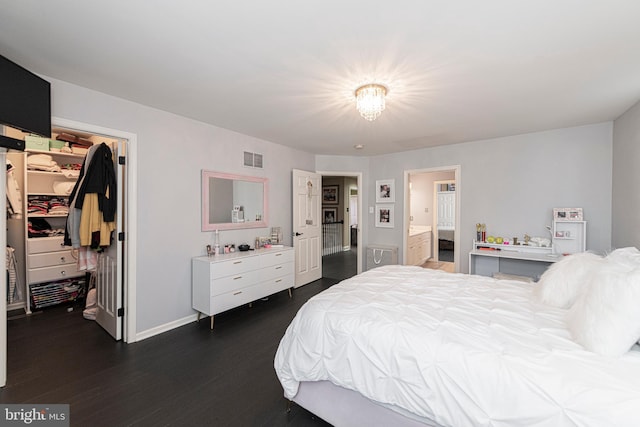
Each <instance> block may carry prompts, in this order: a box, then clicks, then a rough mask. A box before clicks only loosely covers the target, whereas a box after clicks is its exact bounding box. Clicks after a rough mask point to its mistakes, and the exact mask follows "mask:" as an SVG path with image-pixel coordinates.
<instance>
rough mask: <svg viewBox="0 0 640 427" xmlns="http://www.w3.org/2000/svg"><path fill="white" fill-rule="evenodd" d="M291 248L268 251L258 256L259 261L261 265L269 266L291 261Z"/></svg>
mask: <svg viewBox="0 0 640 427" xmlns="http://www.w3.org/2000/svg"><path fill="white" fill-rule="evenodd" d="M293 252H294V251H292V250H287V251H282V252H274V253H268V254H264V255H261V256H260V262H261V264H262V265H261V266H262V267H269V266H272V265H277V264H283V263H286V262H293Z"/></svg>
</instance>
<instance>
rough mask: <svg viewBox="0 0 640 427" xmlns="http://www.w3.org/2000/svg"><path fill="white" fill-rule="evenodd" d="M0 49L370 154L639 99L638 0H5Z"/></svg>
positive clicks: (150, 96)
mask: <svg viewBox="0 0 640 427" xmlns="http://www.w3.org/2000/svg"><path fill="white" fill-rule="evenodd" d="M0 54H2V55H4V56H6V57H8V58H9V59H12V60H13V61H15V62H17V63H19V64H21V65H22V66H24V67H26V68H29V69H30V70H32V71H34V72H36V73H40V74H44V75H46V76H50V77H53V78H57V79H60V80H65V81H68V82H71V83H75V84H77V85H80V86H85V87H88V88H91V89H95V90H97V91H100V92H104V93H108V94H112V95H115V96H118V97H121V98H125V99H129V100H132V101H135V102H139V103H141V104H146V105H150V106H153V107H156V108H159V109H162V110H166V111H171V112H173V113H177V114H180V115H183V116H187V117H192V118H194V119H197V120H200V121H203V122H207V123H211V124H214V125H216V126H219V127H223V128H227V129H231V130H234V131H237V132H240V133H243V134H247V135H252V136H255V137H258V138H262V139H265V140H269V141H273V142H275V143H279V144H283V145H288V146H292V147H296V148H298V149H301V150H305V151H310V152H313V153H318V154H346V155H375V154H382V153H388V152H396V151H404V150H411V149H416V148H420V147H428V146H435V145H442V144H450V143H457V142H464V141H473V140H479V139H485V138H492V137H499V136H506V135H514V134H520V133H527V132H534V131H539V130H546V129H553V128H560V127H567V126H575V125H582V124H590V123H597V122H601V121H608V120H612V119H615V118H617V117H618V116H620V114H622V113H624V112H625V111H626V110H627V109H628V108H629V107H631V106H632V105H633V104H635V103H636V102H637V101H638V100H639V99H640V2H638V1H637V0H608V1H604V0H484V1H478V0H448V1H447V0H440V1H435V0H415V1H403V0H399V1H396V2H392V1H382V0H372V1H368V2H365V1H362V0H341V1H338V0H323V1H315V0H309V1H299V0H298V1H296V0H271V1H257V0H254V1H237V0H236V1H232V0H216V1H206V0H181V1H175V0H174V1H169V0H161V1H130V0H109V1H104V0H91V1H69V0H64V1H63V0H47V1H42V0H20V1H16V0H0ZM368 82H379V83H382V84H384V85H386V86H388V88H389V94H388V99H387V109H386V110H385V112H384V113H383V114H382V116H381V117H380V118H379V119H378V120H376V121H374V122H367V121H366V120H364V119H363V118H361V117H360V116H359V114H358V112H357V111H356V110H355V106H354V98H353V91H354V90H355V89H356V88H357V87H358V86H360V85H361V84H363V83H368ZM354 144H364V145H365V148H364V149H363V150H359V151H356V150H355V149H354V148H353V146H354Z"/></svg>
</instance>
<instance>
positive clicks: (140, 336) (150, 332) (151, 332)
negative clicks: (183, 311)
mask: <svg viewBox="0 0 640 427" xmlns="http://www.w3.org/2000/svg"><path fill="white" fill-rule="evenodd" d="M196 320H198V315H197V314H192V315H190V316H187V317H183V318H182V319H178V320H174V321H173V322H169V323H165V324H164V325H160V326H156V327H155V328H151V329H147V330H146V331H142V332H138V333H137V334H136V341H142V340H145V339H147V338H151V337H153V336H156V335H160V334H161V333H163V332H168V331H170V330H172V329H175V328H179V327H180V326H184V325H186V324H188V323H191V322H195V321H196Z"/></svg>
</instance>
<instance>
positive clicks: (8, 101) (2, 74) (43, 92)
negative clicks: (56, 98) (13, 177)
mask: <svg viewBox="0 0 640 427" xmlns="http://www.w3.org/2000/svg"><path fill="white" fill-rule="evenodd" d="M0 124H3V125H7V126H11V127H14V128H17V129H20V130H22V131H24V132H27V133H34V134H37V135H41V136H44V137H50V136H51V84H50V83H49V82H48V81H46V80H44V79H42V78H40V77H38V76H36V75H35V74H33V73H32V72H30V71H29V70H27V69H25V68H22V67H21V66H20V65H18V64H16V63H15V62H12V61H10V60H8V59H7V58H5V57H4V56H2V55H0ZM7 139H8V138H7ZM11 148H15V147H11Z"/></svg>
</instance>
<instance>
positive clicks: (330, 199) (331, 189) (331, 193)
mask: <svg viewBox="0 0 640 427" xmlns="http://www.w3.org/2000/svg"><path fill="white" fill-rule="evenodd" d="M322 204H323V205H337V204H338V186H337V185H325V186H323V187H322Z"/></svg>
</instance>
